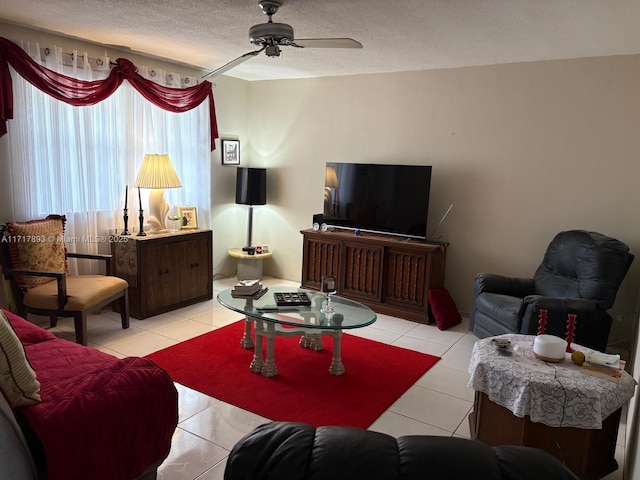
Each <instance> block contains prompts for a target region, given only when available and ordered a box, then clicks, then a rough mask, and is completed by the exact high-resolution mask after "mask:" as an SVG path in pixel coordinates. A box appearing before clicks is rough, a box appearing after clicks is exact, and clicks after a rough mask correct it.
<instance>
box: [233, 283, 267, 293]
mask: <svg viewBox="0 0 640 480" xmlns="http://www.w3.org/2000/svg"><path fill="white" fill-rule="evenodd" d="M261 289H262V283H260V280H240V281H239V282H238V283H236V284H235V285H234V286H233V292H234V293H237V294H240V295H253V294H254V293H256V292H257V291H258V290H261Z"/></svg>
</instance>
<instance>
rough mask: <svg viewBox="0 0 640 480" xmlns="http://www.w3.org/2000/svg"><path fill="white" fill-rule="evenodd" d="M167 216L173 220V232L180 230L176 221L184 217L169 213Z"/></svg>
mask: <svg viewBox="0 0 640 480" xmlns="http://www.w3.org/2000/svg"><path fill="white" fill-rule="evenodd" d="M167 218H168V219H169V220H171V230H172V231H173V232H177V231H178V230H180V229H179V228H178V227H177V223H176V222H177V221H178V220H180V218H182V217H180V215H169V216H168V217H167Z"/></svg>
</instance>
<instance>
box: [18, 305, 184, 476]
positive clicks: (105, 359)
mask: <svg viewBox="0 0 640 480" xmlns="http://www.w3.org/2000/svg"><path fill="white" fill-rule="evenodd" d="M5 313H6V314H7V317H8V318H9V321H10V322H11V323H12V325H13V326H14V328H15V330H16V333H17V334H18V336H19V337H20V340H21V341H22V342H23V345H24V346H25V351H26V354H27V357H28V359H29V361H30V363H31V365H32V366H33V369H34V370H35V371H36V375H37V378H38V380H39V381H40V384H41V389H40V395H41V397H42V403H40V404H37V405H33V406H29V407H22V408H20V409H19V411H18V413H19V414H21V415H23V417H24V419H26V421H27V422H28V427H29V428H30V429H31V430H32V431H33V432H34V433H35V435H36V436H37V438H38V440H39V441H40V443H41V444H42V447H43V449H44V454H45V456H46V462H47V467H46V470H47V478H48V480H75V479H77V480H81V479H82V480H86V479H88V478H90V479H92V480H100V479H104V480H113V479H133V478H136V477H138V476H139V475H140V474H142V472H144V470H145V469H146V468H147V467H148V466H149V465H151V464H153V463H155V462H157V461H158V460H161V459H162V458H164V456H165V455H166V454H167V453H168V451H169V449H170V446H171V437H172V435H173V432H174V430H175V427H176V425H177V421H178V411H177V392H176V389H175V387H174V385H173V382H172V380H171V378H170V377H169V376H168V375H167V373H166V372H165V371H164V370H162V369H161V368H159V367H158V366H157V365H155V364H154V363H153V362H152V361H150V360H148V359H144V358H137V357H129V358H124V359H118V358H115V357H113V356H111V355H108V354H106V353H103V352H100V351H99V350H96V349H93V348H88V347H83V346H81V345H78V344H75V343H72V342H69V341H66V340H62V339H58V338H57V337H55V336H54V335H52V334H51V333H49V332H47V331H46V330H43V329H41V328H39V327H37V326H35V325H33V324H31V323H29V322H27V321H25V320H24V319H22V318H20V317H17V316H15V315H12V314H11V313H9V312H5Z"/></svg>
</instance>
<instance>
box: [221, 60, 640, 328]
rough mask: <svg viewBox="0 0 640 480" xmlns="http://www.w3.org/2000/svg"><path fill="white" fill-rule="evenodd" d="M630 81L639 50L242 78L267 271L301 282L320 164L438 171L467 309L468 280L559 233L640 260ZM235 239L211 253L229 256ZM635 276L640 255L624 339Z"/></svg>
mask: <svg viewBox="0 0 640 480" xmlns="http://www.w3.org/2000/svg"><path fill="white" fill-rule="evenodd" d="M638 78H640V56H619V57H605V58H591V59H578V60H565V61H548V62H533V63H523V64H509V65H497V66H485V67H469V68H459V69H448V70H435V71H423V72H408V73H395V74H381V75H361V76H348V77H332V78H317V79H303V80H288V81H262V82H251V83H250V85H249V98H248V104H249V106H250V108H249V110H248V121H249V127H248V144H247V142H245V144H244V145H243V152H244V153H243V155H244V159H245V160H246V161H247V162H248V163H249V164H250V165H251V166H260V167H267V168H268V169H269V170H268V177H269V185H268V186H269V189H268V205H266V206H264V207H259V208H257V209H256V216H255V226H254V239H255V243H260V242H267V243H269V244H270V245H271V247H272V249H273V251H274V258H273V259H272V261H269V262H268V263H267V264H266V266H265V271H266V272H267V273H269V274H272V275H275V276H278V277H283V278H288V279H291V280H299V279H300V274H301V256H302V239H301V235H300V233H299V230H300V229H304V228H308V227H309V226H310V224H311V217H312V215H313V214H314V213H317V212H321V211H322V198H323V179H324V162H325V161H344V162H388V163H409V164H414V163H416V164H417V163H420V164H431V165H433V167H434V170H433V178H432V190H431V207H430V208H431V214H430V218H429V228H428V230H429V231H431V229H432V228H433V227H434V226H435V223H437V221H438V220H439V219H440V217H441V216H442V214H443V213H444V212H445V211H446V209H447V207H448V206H449V205H450V204H451V203H454V205H455V206H454V208H453V210H452V211H451V213H450V215H449V217H448V218H447V220H446V221H445V222H444V223H443V225H442V226H441V228H440V233H441V234H442V236H443V240H446V241H448V242H450V247H449V250H448V253H447V269H446V276H445V286H446V287H447V288H448V289H449V291H450V292H451V294H452V295H453V297H454V299H455V300H456V302H457V304H458V306H459V308H460V310H462V311H465V312H468V311H469V308H470V302H471V296H472V291H473V279H474V276H475V275H476V273H477V272H480V271H491V272H497V273H504V274H509V275H520V276H530V275H531V274H532V273H533V271H534V270H535V268H536V267H537V265H538V264H539V262H540V260H541V258H542V255H543V253H544V250H545V248H546V246H547V244H548V243H549V241H550V240H551V238H552V237H553V236H554V235H555V234H556V233H557V232H559V231H561V230H565V229H572V228H583V229H592V230H596V231H600V232H602V233H605V234H607V235H611V236H614V237H616V238H618V239H620V240H622V241H624V242H626V243H627V244H629V245H630V247H631V250H632V251H633V252H635V253H636V254H638V253H640V229H639V228H638V226H637V225H636V218H637V214H636V212H637V208H638V204H639V203H640V202H639V200H640V194H639V193H638V189H637V178H639V177H640V162H639V161H638V152H640V135H638V131H639V129H640V95H638V80H637V79H638ZM243 163H245V162H244V161H243ZM217 201H222V199H220V198H217V197H216V202H217ZM239 213H240V215H241V216H242V215H244V212H242V211H240V212H239ZM228 214H229V215H232V214H234V215H235V214H236V213H234V212H231V211H229V212H228ZM214 227H217V228H218V231H219V229H220V228H221V227H222V225H221V224H218V225H214ZM232 235H234V238H232V239H231V238H230V239H229V240H228V241H227V239H226V238H223V235H222V234H220V233H218V235H217V238H218V242H219V244H218V248H222V245H221V244H222V243H225V245H224V248H225V249H226V248H229V247H232V246H239V244H238V241H240V240H239V239H238V238H239V237H238V236H237V235H235V232H233V233H232ZM240 238H241V237H240ZM639 282H640V259H638V260H637V261H636V262H635V264H634V265H633V266H632V270H631V272H630V274H629V275H628V276H627V278H626V279H625V282H624V284H623V287H622V289H621V291H620V294H619V295H618V301H617V302H616V305H615V307H614V310H613V313H614V314H615V315H620V316H622V318H623V322H618V324H617V325H616V327H615V330H616V331H617V332H618V333H619V334H620V335H621V336H623V337H625V338H626V339H627V340H628V339H629V335H630V327H629V326H630V325H631V324H632V323H633V322H635V319H636V318H637V315H635V314H634V312H635V310H636V299H637V297H638V291H639V288H638V287H639ZM615 335H616V333H615V332H614V336H615Z"/></svg>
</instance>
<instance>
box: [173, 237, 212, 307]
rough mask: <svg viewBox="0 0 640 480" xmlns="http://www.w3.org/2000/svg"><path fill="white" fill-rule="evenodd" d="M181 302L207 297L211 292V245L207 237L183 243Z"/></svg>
mask: <svg viewBox="0 0 640 480" xmlns="http://www.w3.org/2000/svg"><path fill="white" fill-rule="evenodd" d="M181 247H182V248H181V250H182V255H181V259H180V262H181V267H182V268H181V272H182V277H181V282H180V289H181V300H189V299H192V298H197V297H201V296H205V295H207V293H208V291H209V286H208V281H209V268H208V265H207V264H208V262H209V245H208V241H207V237H206V236H204V235H199V236H198V238H196V239H194V240H192V241H187V242H181Z"/></svg>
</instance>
